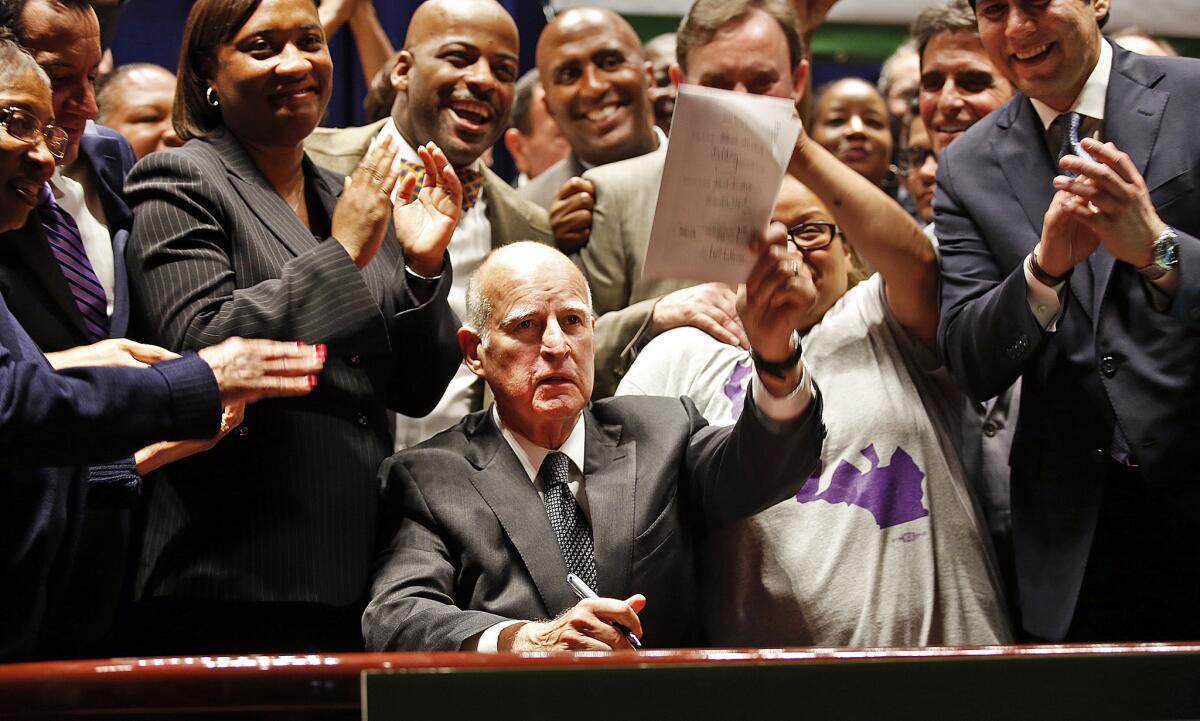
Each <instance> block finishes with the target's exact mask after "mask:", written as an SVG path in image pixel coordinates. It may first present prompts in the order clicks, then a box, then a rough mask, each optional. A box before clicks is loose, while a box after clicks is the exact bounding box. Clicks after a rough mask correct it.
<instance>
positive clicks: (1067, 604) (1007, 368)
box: [934, 0, 1200, 641]
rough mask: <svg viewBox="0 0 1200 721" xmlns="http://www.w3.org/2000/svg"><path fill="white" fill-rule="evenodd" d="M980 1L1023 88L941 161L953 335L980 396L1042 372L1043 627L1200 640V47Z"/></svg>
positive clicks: (939, 199) (1026, 612) (1039, 579)
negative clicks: (1123, 40) (1114, 40)
mask: <svg viewBox="0 0 1200 721" xmlns="http://www.w3.org/2000/svg"><path fill="white" fill-rule="evenodd" d="M971 4H972V5H973V6H974V7H975V12H976V19H977V21H978V23H979V30H980V37H981V39H982V40H983V43H984V46H985V48H986V49H987V51H988V54H989V57H990V58H991V60H992V63H993V64H994V65H995V66H996V67H997V68H998V69H1000V70H1001V72H1002V73H1003V74H1004V75H1005V76H1006V77H1008V78H1009V80H1010V81H1011V82H1012V83H1013V84H1014V85H1015V86H1016V87H1017V88H1018V89H1019V90H1020V93H1018V94H1017V95H1016V96H1015V97H1014V98H1013V99H1012V100H1010V101H1009V102H1008V103H1006V104H1005V105H1004V106H1002V107H1001V108H1000V109H998V110H997V111H995V112H994V113H992V114H991V115H990V116H988V117H987V118H985V119H984V120H982V121H980V122H979V123H977V124H976V125H975V126H974V127H972V128H971V129H970V130H968V131H967V132H966V133H965V134H964V135H963V136H962V137H961V138H960V139H959V140H958V141H957V142H955V143H954V144H953V145H952V146H950V147H949V148H948V149H947V150H946V152H945V153H944V155H943V156H942V159H941V161H940V163H939V167H938V177H937V195H936V197H935V200H934V222H935V224H936V230H937V235H938V239H939V241H940V243H941V259H942V270H943V275H944V278H943V286H942V318H941V327H940V331H939V332H940V340H941V343H942V350H943V354H944V357H945V360H946V363H947V364H948V366H949V368H950V370H951V371H952V372H953V374H954V376H955V377H956V378H957V379H958V381H959V382H960V383H961V384H962V385H963V387H964V388H965V389H966V390H967V391H968V393H970V394H971V395H972V396H973V397H975V398H976V399H977V400H979V399H984V398H988V397H990V396H994V395H995V394H996V393H997V392H999V391H1001V390H1003V389H1004V388H1006V387H1007V386H1008V385H1010V384H1011V383H1012V382H1013V381H1015V380H1016V379H1017V378H1018V377H1020V378H1021V379H1022V382H1023V383H1024V391H1023V392H1022V397H1021V408H1020V416H1019V420H1018V424H1017V431H1016V437H1015V439H1014V443H1013V450H1012V455H1011V458H1010V462H1011V465H1012V523H1013V543H1014V550H1015V555H1016V565H1017V575H1018V595H1019V606H1020V614H1021V622H1022V625H1023V627H1024V629H1025V631H1026V633H1027V634H1028V635H1029V636H1030V637H1032V638H1034V639H1043V640H1053V641H1057V640H1061V639H1066V640H1079V641H1084V640H1152V639H1171V638H1196V637H1200V614H1197V613H1196V609H1197V608H1200V565H1198V562H1200V533H1198V531H1200V497H1198V495H1200V484H1197V483H1196V480H1197V472H1196V471H1195V470H1193V468H1194V464H1193V463H1192V461H1191V456H1190V453H1189V452H1188V451H1189V450H1190V446H1192V445H1194V444H1195V442H1196V439H1197V438H1200V413H1197V412H1196V410H1197V409H1200V380H1198V379H1200V335H1198V334H1197V329H1198V328H1200V297H1198V296H1200V274H1198V273H1197V271H1196V269H1197V267H1200V240H1198V239H1197V236H1200V189H1197V188H1196V180H1197V178H1200V134H1197V133H1196V132H1195V129H1194V118H1195V116H1196V113H1197V112H1198V111H1200V62H1196V61H1194V60H1186V59H1178V58H1147V57H1142V56H1138V55H1134V54H1131V53H1128V52H1126V51H1124V50H1121V49H1120V48H1116V47H1113V46H1112V45H1110V44H1109V43H1108V42H1107V41H1105V40H1104V39H1103V38H1102V36H1101V34H1100V26H1101V25H1102V24H1103V21H1104V19H1105V18H1106V17H1107V14H1108V10H1109V0H1048V2H1040V3H1033V2H1028V1H1027V0H979V1H978V2H974V1H973V2H972V3H971ZM1072 113H1077V114H1078V115H1072ZM1060 117H1061V120H1059V119H1058V118H1060ZM1100 141H1104V142H1100ZM1064 156H1065V157H1064ZM1060 158H1062V159H1061V161H1060Z"/></svg>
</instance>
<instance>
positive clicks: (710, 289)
mask: <svg viewBox="0 0 1200 721" xmlns="http://www.w3.org/2000/svg"><path fill="white" fill-rule="evenodd" d="M689 325H690V326H692V327H693V328H699V329H700V330H702V331H704V332H705V333H708V334H709V335H711V336H712V337H713V338H716V339H717V340H719V341H721V342H722V343H728V344H729V345H736V346H741V347H742V348H749V347H750V341H749V339H747V338H746V331H745V330H744V329H743V328H742V321H741V319H740V318H738V312H737V294H736V293H734V292H733V290H731V289H730V288H729V286H727V285H725V284H724V283H702V284H700V285H693V286H691V287H689V288H683V289H681V290H677V291H675V292H674V293H668V294H667V295H664V296H663V297H662V299H661V300H659V301H658V303H656V304H655V305H654V310H653V311H651V313H650V332H651V334H652V335H658V334H659V333H662V332H664V331H668V330H670V329H672V328H678V327H680V326H689Z"/></svg>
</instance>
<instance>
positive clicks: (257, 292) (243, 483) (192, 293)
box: [126, 131, 461, 606]
mask: <svg viewBox="0 0 1200 721" xmlns="http://www.w3.org/2000/svg"><path fill="white" fill-rule="evenodd" d="M304 173H305V179H306V182H307V183H308V185H309V187H310V188H311V189H314V190H315V192H316V194H317V196H319V199H320V203H321V205H322V206H323V207H324V209H325V211H326V212H327V213H329V214H330V216H331V217H332V213H333V208H334V205H335V204H336V196H337V193H338V191H339V190H340V189H341V187H342V182H341V176H337V175H335V174H333V173H330V172H328V171H324V170H320V169H318V168H317V167H316V166H314V165H313V164H312V163H311V162H309V161H308V160H307V158H306V159H305V161H304ZM126 195H127V197H128V198H129V202H130V205H131V206H132V207H133V209H134V223H133V233H132V235H131V237H130V241H129V249H128V254H127V260H128V266H129V275H130V287H131V289H132V297H133V301H134V316H135V318H136V319H137V320H138V322H139V323H140V328H141V329H143V330H144V335H145V336H146V337H147V339H148V340H151V341H153V342H156V343H160V344H162V345H163V346H166V347H168V348H172V349H175V350H184V349H188V348H201V347H204V346H208V345H212V344H214V343H217V342H219V341H220V340H222V339H224V338H228V337H230V336H235V335H238V336H246V337H252V338H272V339H281V340H282V339H289V340H301V341H305V342H308V343H325V344H327V345H328V349H329V358H328V359H327V361H326V364H325V370H324V371H323V372H322V374H321V377H320V383H319V385H318V386H317V388H316V390H315V391H314V392H313V393H312V394H311V395H309V396H306V397H304V398H301V399H286V400H273V401H264V402H261V403H257V404H255V405H253V406H251V407H250V408H248V409H247V411H246V420H245V423H244V424H243V425H242V427H241V428H239V429H238V431H237V432H236V433H234V434H231V436H230V437H228V438H226V439H225V440H224V441H222V442H221V443H220V444H219V445H218V446H217V448H215V449H214V450H213V451H211V452H209V453H205V454H201V455H199V456H195V457H193V458H189V459H187V460H185V461H183V462H180V463H177V464H173V465H171V466H170V467H168V468H166V469H164V470H163V472H162V473H161V477H160V478H158V480H157V481H156V483H155V485H154V487H153V489H152V491H151V497H150V501H149V510H148V518H147V530H146V543H145V549H144V551H143V556H142V568H141V571H140V574H139V576H140V578H139V586H140V588H141V593H142V595H143V597H155V596H185V597H194V598H195V597H198V598H210V599H225V600H248V601H275V602H289V601H290V602H318V603H325V604H331V605H343V606H344V605H349V604H353V603H356V602H357V601H359V600H360V599H361V598H362V596H363V593H364V591H365V590H366V583H367V579H368V575H369V572H370V565H371V561H372V557H373V549H374V543H375V520H376V501H377V484H376V480H375V471H376V469H377V468H378V467H379V464H380V462H381V461H382V460H383V459H384V458H386V457H387V456H388V455H389V453H390V452H391V449H392V438H391V434H390V432H389V429H388V422H387V416H386V409H387V408H392V409H395V410H398V411H401V412H403V413H406V414H409V415H421V414H424V413H428V412H429V411H430V410H431V409H432V408H433V407H434V405H435V404H436V403H437V401H438V399H439V398H440V397H441V395H442V391H443V390H444V389H445V387H446V384H447V383H448V382H449V379H450V377H451V376H452V375H453V373H454V371H455V369H456V368H457V367H458V364H459V363H460V362H461V356H460V354H459V350H458V345H457V342H456V340H455V331H456V329H457V327H458V321H457V319H456V318H455V317H454V314H453V313H452V312H451V310H450V308H449V306H448V305H447V304H446V294H447V292H448V289H449V287H450V280H451V274H450V268H449V263H448V262H447V265H446V266H445V267H446V271H445V272H444V274H443V276H442V279H441V281H440V282H439V283H438V284H437V287H436V289H435V291H434V292H433V295H432V299H430V300H429V301H427V302H425V303H419V302H418V301H417V300H416V298H415V297H414V296H413V295H412V293H411V292H410V290H409V288H408V286H407V278H406V274H405V271H404V263H403V256H402V253H401V251H400V246H399V243H398V242H397V241H396V239H395V238H394V237H393V236H392V234H391V231H389V233H388V237H387V238H385V239H384V242H383V246H382V248H381V249H380V250H379V252H378V254H377V255H376V256H375V258H374V259H373V260H372V262H371V263H370V264H369V265H367V266H366V267H365V268H364V269H363V270H362V271H361V272H360V271H359V270H357V269H356V268H355V265H354V263H353V262H352V261H351V260H350V257H349V256H348V255H347V254H346V252H345V250H344V249H343V248H342V246H341V244H339V243H338V242H337V241H336V240H334V239H332V238H325V239H321V238H315V237H313V235H312V234H311V232H310V231H309V229H308V228H307V227H306V226H305V225H304V224H303V223H301V222H300V220H299V218H298V217H297V216H296V214H295V213H294V212H292V210H291V208H289V207H288V205H287V204H286V203H285V202H284V200H283V199H282V197H280V196H279V194H278V193H276V192H275V190H274V189H273V188H272V186H271V185H270V184H269V183H268V182H267V180H266V179H265V178H264V177H263V176H262V175H261V173H259V171H258V169H257V168H256V167H255V165H254V163H253V162H252V161H251V159H250V158H249V157H248V156H247V155H246V154H245V152H244V151H243V150H242V148H241V146H240V145H239V144H238V142H237V140H236V139H234V138H233V137H232V136H231V135H230V134H228V133H227V132H225V131H218V132H216V133H214V134H213V135H212V136H211V137H210V138H208V139H206V140H192V141H190V142H188V143H187V145H185V146H184V147H183V148H180V149H177V150H170V151H166V152H161V153H154V154H152V155H150V156H147V157H146V158H145V159H144V160H142V161H141V162H140V163H138V165H137V166H136V167H135V168H134V170H133V172H132V173H131V174H130V177H129V181H128V183H127V185H126ZM310 197H311V196H310Z"/></svg>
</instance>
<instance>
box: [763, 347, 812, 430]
mask: <svg viewBox="0 0 1200 721" xmlns="http://www.w3.org/2000/svg"><path fill="white" fill-rule="evenodd" d="M750 383H751V389H752V392H753V394H754V403H755V404H756V405H757V406H758V409H759V410H760V411H762V413H763V415H765V416H766V417H767V418H769V419H771V420H773V421H775V422H776V423H787V422H788V421H794V420H796V419H797V418H799V417H800V416H801V415H802V414H803V413H804V411H806V410H808V404H809V403H812V398H813V390H812V374H811V373H809V372H808V368H807V366H805V365H804V361H801V362H800V382H799V383H797V384H796V388H795V389H794V390H793V391H792V392H791V393H789V394H787V395H786V396H783V397H780V396H776V395H773V394H772V393H771V392H770V391H768V390H767V387H766V386H765V385H763V382H762V379H761V378H759V377H758V372H757V371H755V373H754V375H753V378H752V380H751V381H750Z"/></svg>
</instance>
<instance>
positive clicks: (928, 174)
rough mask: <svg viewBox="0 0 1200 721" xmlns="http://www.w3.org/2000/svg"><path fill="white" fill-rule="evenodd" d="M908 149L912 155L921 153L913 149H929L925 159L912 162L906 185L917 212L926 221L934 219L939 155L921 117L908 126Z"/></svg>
mask: <svg viewBox="0 0 1200 721" xmlns="http://www.w3.org/2000/svg"><path fill="white" fill-rule="evenodd" d="M905 148H906V151H907V152H908V154H909V155H910V156H912V157H915V156H917V155H918V154H919V153H915V152H912V151H916V150H923V151H927V152H928V155H926V156H925V158H924V159H923V160H919V161H917V162H916V163H915V164H910V165H909V167H908V168H907V170H906V172H905V173H904V187H905V188H907V189H908V194H909V196H910V197H911V198H912V199H913V204H914V205H915V206H916V207H917V214H918V215H919V216H921V220H923V221H925V222H926V223H928V222H930V221H932V220H933V187H934V181H935V180H936V179H937V156H936V155H934V154H933V143H932V142H930V139H929V133H928V132H926V131H925V123H923V122H922V121H921V119H920V118H913V119H912V122H911V123H910V124H909V126H908V144H907V145H906V146H905Z"/></svg>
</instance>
